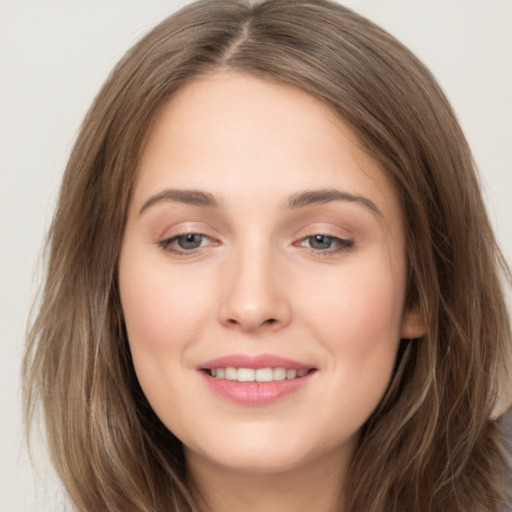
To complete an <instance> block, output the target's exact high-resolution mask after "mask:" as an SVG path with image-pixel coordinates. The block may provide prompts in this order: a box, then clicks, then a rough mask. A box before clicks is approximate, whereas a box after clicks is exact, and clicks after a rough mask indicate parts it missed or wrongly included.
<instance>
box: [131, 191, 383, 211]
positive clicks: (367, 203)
mask: <svg viewBox="0 0 512 512" xmlns="http://www.w3.org/2000/svg"><path fill="white" fill-rule="evenodd" d="M162 201H171V202H176V203H183V204H188V205H192V206H200V207H203V208H218V207H219V201H218V200H217V199H216V197H215V196H214V195H213V194H210V193H209V192H204V191H202V190H197V189H165V190H162V191H161V192H158V193H157V194H154V195H153V196H151V197H150V198H149V199H148V200H147V201H146V202H145V203H144V204H143V205H142V207H141V208H140V210H139V215H141V214H142V213H143V212H144V211H145V210H147V209H148V208H150V207H151V206H153V205H154V204H156V203H160V202H162ZM334 201H343V202H349V203H356V204H359V205H361V206H363V207H365V208H366V209H367V210H369V211H370V212H371V213H372V214H374V215H375V216H377V217H379V218H381V217H382V213H381V211H380V210H379V209H378V208H377V206H376V204H375V203H374V202H373V201H371V200H370V199H368V198H366V197H363V196H359V195H354V194H350V193H348V192H344V191H342V190H338V189H320V190H306V191H304V192H298V193H296V194H293V195H291V196H290V197H289V198H288V200H287V201H286V203H287V206H288V208H290V209H297V208H305V207H307V206H314V205H319V204H326V203H330V202H334Z"/></svg>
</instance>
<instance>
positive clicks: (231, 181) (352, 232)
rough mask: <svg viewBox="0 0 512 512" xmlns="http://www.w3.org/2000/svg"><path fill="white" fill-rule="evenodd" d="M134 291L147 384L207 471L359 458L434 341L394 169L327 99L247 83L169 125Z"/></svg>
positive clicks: (134, 346) (125, 300) (143, 187)
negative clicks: (427, 334) (409, 349)
mask: <svg viewBox="0 0 512 512" xmlns="http://www.w3.org/2000/svg"><path fill="white" fill-rule="evenodd" d="M119 282H120V290H121V300H122V306H123V311H124V315H125V321H126V327H127V332H128V337H129V343H130V348H131V351H132V356H133V362H134V365H135V370H136V373H137V376H138V379H139V381H140V384H141V386H142V389H143V390H144V393H145V395H146V397H147V399H148V400H149V402H150V404H151V406H152V407H153V409H154V411H155V412H156V414H157V415H158V416H159V418H160V419H161V420H162V422H163V423H164V424H165V425H166V426H167V427H168V428H169V429H170V430H171V431H172V432H174V434H175V435H176V436H177V437H178V438H179V439H181V440H182V441H183V443H184V445H185V453H186V455H187V457H188V459H189V461H193V462H194V464H196V465H198V464H199V465H200V464H201V463H205V464H206V463H208V464H210V465H212V464H213V465H216V466H222V467H224V468H236V469H244V470H255V471H280V470H285V469H291V468H295V467H299V466H301V465H303V464H311V463H313V462H314V461H317V462H318V461H320V460H322V459H325V460H327V459H332V460H339V461H343V460H348V459H349V458H350V455H351V453H352V450H353V447H354V443H355V442H356V440H357V436H358V432H359V430H360V428H361V426H362V425H363V424H364V422H365V421H366V420H367V418H368V417H369V416H370V414H371V413H372V411H373V410H374V409H375V408H376V406H377V404H378V403H379V401H380V400H381V398H382V396H383V394H384V392H385V390H386V388H387V386H388V383H389V381H390V377H391V374H392V370H393V365H394V362H395V356H396V353H397V346H398V342H399V339H400V338H401V337H405V338H413V337H417V336H419V335H421V334H422V327H421V322H420V321H419V319H418V317H417V314H416V313H415V312H414V311H404V297H405V288H406V261H405V248H404V227H403V219H402V214H401V210H400V207H399V202H398V200H397V197H396V194H395V192H394V191H393V188H392V187H391V185H390V183H389V182H388V180H387V179H386V176H385V175H384V173H383V172H382V171H381V170H380V169H379V167H378V165H377V164H376V163H375V162H374V161H373V160H372V159H371V158H369V156H368V155H367V154H365V153H364V152H363V151H362V150H361V149H359V147H358V141H357V139H356V137H355V136H354V134H353V133H352V132H351V130H350V129H349V128H348V127H347V126H346V125H345V124H344V123H343V122H341V121H340V120H339V119H338V118H337V117H336V116H335V115H334V114H333V113H332V112H331V111H330V110H329V109H328V108H326V107H325V106H324V105H322V104H320V103H319V102H318V101H316V100H315V99H313V98H312V97H310V96H308V95H306V94H305V93H303V92H300V91H298V90H295V89H293V88H289V87H286V86H281V85H276V84H272V83H268V82H264V81H261V80H259V79H256V78H252V77H249V76H246V75H241V74H237V73H234V72H224V73H220V72H219V73H215V74H211V75H208V76H206V77H203V78H201V79H198V80H196V81H194V82H192V83H191V84H189V85H187V86H186V87H185V88H183V89H182V90H180V91H179V92H178V93H177V94H176V95H174V97H173V98H172V99H171V100H170V101H169V102H168V103H167V104H166V106H165V107H164V108H163V110H162V111H161V113H160V115H159V117H158V118H157V121H156V123H155V125H154V127H153V128H152V131H151V132H150V136H149V140H148V143H147V146H146V147H145V150H144V153H143V156H142V160H141V163H140V169H139V174H138V178H137V181H136V183H135V188H134V191H133V197H132V201H131V204H130V208H129V215H128V221H127V226H126V231H125V234H124V240H123V247H122V251H121V258H120V266H119Z"/></svg>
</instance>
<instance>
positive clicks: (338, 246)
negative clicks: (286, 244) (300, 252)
mask: <svg viewBox="0 0 512 512" xmlns="http://www.w3.org/2000/svg"><path fill="white" fill-rule="evenodd" d="M299 245H300V246H302V247H308V248H310V249H313V250H314V251H317V252H320V253H336V252H340V251H346V250H348V249H350V248H351V247H352V246H353V245H354V241H353V240H347V239H344V238H338V237H334V236H329V235H323V234H318V235H312V236H308V237H306V238H304V239H303V240H301V241H300V244H299Z"/></svg>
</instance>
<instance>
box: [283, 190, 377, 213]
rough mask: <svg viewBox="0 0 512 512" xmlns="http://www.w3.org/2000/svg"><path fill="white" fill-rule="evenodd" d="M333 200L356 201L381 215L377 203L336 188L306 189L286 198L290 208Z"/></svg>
mask: <svg viewBox="0 0 512 512" xmlns="http://www.w3.org/2000/svg"><path fill="white" fill-rule="evenodd" d="M333 201H345V202H349V203H356V204H359V205H361V206H364V207H365V208H366V209H368V210H370V212H371V213H373V214H374V215H375V216H377V217H383V215H382V213H381V211H380V210H379V209H378V208H377V205H376V204H375V203H374V202H373V201H371V200H370V199H368V198H366V197H363V196H358V195H354V194H350V193H348V192H344V191H342V190H338V189H322V190H307V191H305V192H299V193H298V194H294V195H292V196H291V197H290V198H289V199H288V207H289V208H292V209H295V208H303V207H306V206H313V205H317V204H325V203H330V202H333Z"/></svg>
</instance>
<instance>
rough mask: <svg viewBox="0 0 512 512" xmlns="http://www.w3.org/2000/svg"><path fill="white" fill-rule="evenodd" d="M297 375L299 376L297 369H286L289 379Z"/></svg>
mask: <svg viewBox="0 0 512 512" xmlns="http://www.w3.org/2000/svg"><path fill="white" fill-rule="evenodd" d="M295 377H297V370H293V369H292V370H286V378H287V379H295Z"/></svg>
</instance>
